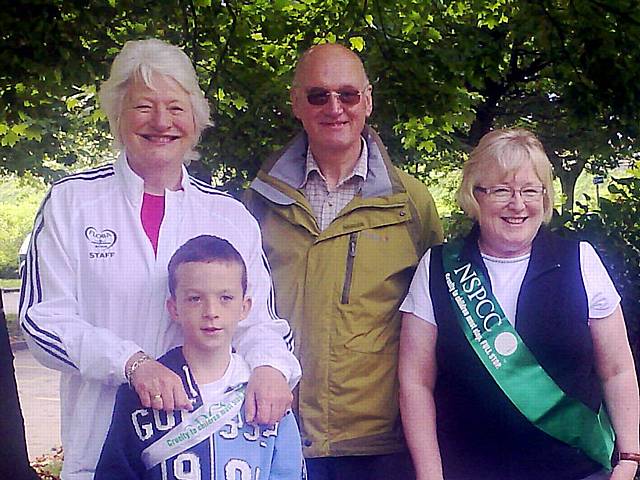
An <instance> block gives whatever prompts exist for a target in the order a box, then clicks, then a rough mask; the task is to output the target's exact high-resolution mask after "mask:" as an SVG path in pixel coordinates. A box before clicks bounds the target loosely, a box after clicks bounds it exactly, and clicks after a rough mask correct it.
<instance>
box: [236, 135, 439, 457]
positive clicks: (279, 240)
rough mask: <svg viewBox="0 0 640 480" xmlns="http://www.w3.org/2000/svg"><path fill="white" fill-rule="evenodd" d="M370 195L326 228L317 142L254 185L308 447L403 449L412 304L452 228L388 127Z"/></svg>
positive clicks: (315, 451) (326, 450)
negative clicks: (402, 345)
mask: <svg viewBox="0 0 640 480" xmlns="http://www.w3.org/2000/svg"><path fill="white" fill-rule="evenodd" d="M363 138H364V139H365V140H366V141H367V144H368V148H369V159H368V172H367V178H366V181H365V182H364V183H363V186H362V190H361V194H360V195H359V196H357V197H356V198H354V199H353V200H352V201H351V202H350V203H349V204H348V205H347V206H346V207H345V208H344V209H343V210H342V211H341V212H340V213H339V214H338V216H337V217H336V219H335V220H334V221H333V222H332V223H331V224H330V225H329V226H328V227H327V228H326V229H325V230H324V231H320V229H319V227H318V223H317V221H316V219H315V216H314V214H313V211H312V209H311V206H310V205H309V202H308V201H307V199H306V198H305V196H304V194H303V190H302V185H303V183H304V180H305V158H306V152H307V140H306V136H305V135H304V134H301V135H299V136H298V137H296V138H295V139H294V140H293V141H292V142H291V143H290V144H289V145H287V146H286V147H285V148H284V149H283V150H282V151H280V152H278V154H276V155H275V156H274V157H273V158H272V159H270V160H269V161H267V162H266V163H265V165H263V168H262V170H261V171H260V172H259V173H258V176H257V178H256V179H255V180H254V181H253V182H252V184H251V187H250V189H249V190H247V192H246V194H245V204H246V205H247V207H248V208H249V210H250V211H251V212H252V213H253V214H254V215H255V216H256V218H257V219H258V222H259V223H260V227H261V229H262V235H263V241H264V249H265V252H266V255H267V257H268V260H269V263H270V265H271V271H272V276H273V280H274V283H275V293H276V305H277V308H278V314H279V315H280V316H281V317H282V318H286V319H288V320H289V322H290V323H291V326H292V328H293V330H294V333H295V341H296V353H297V356H298V358H299V359H300V363H301V364H302V371H303V375H302V380H301V381H300V384H299V389H298V391H297V395H296V405H295V406H296V410H297V413H298V418H299V420H300V424H301V430H302V441H303V448H304V453H305V456H306V457H325V456H343V455H377V454H385V453H393V452H398V451H402V450H403V449H404V448H405V447H404V442H403V438H402V430H401V424H400V416H399V407H398V398H397V397H398V378H397V368H398V343H399V335H400V313H399V312H398V307H399V305H400V303H401V302H402V300H403V299H404V297H405V295H406V293H407V289H408V287H409V283H410V282H411V278H412V275H413V272H414V269H415V267H416V265H417V263H418V260H419V259H420V258H421V257H422V254H423V253H424V252H425V250H426V249H427V248H428V247H430V246H431V245H433V244H436V243H440V242H441V241H442V228H441V225H440V221H439V219H438V214H437V212H436V208H435V205H434V203H433V199H432V198H431V195H430V194H429V192H428V191H427V188H426V187H425V186H424V184H422V183H420V182H419V181H418V180H416V179H415V178H413V177H411V176H410V175H407V174H406V173H404V172H402V171H400V170H399V169H397V168H396V167H394V166H393V165H392V164H391V161H390V159H389V157H388V154H387V152H386V149H385V148H384V145H383V144H382V141H381V140H380V138H379V137H378V135H377V134H376V133H375V132H373V130H371V129H370V128H368V127H366V128H365V130H363Z"/></svg>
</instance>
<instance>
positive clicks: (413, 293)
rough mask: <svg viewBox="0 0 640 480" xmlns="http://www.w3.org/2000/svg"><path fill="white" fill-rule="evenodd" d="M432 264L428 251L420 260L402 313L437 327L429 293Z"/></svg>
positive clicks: (402, 306)
mask: <svg viewBox="0 0 640 480" xmlns="http://www.w3.org/2000/svg"><path fill="white" fill-rule="evenodd" d="M430 262H431V249H429V250H427V252H426V253H425V254H424V256H423V257H422V259H421V260H420V263H418V268H417V269H416V273H415V274H414V275H413V280H411V285H410V286H409V292H408V293H407V296H406V297H405V299H404V301H403V302H402V305H400V311H401V312H406V313H412V314H414V315H415V316H416V317H419V318H421V319H422V320H424V321H425V322H428V323H431V324H433V325H435V324H436V317H435V314H434V313H433V303H432V302H431V294H430V292H429V264H430Z"/></svg>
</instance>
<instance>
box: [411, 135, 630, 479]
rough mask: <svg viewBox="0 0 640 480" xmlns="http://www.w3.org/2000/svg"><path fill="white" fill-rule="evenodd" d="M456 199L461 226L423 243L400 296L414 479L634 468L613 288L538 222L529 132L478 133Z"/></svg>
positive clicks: (546, 216) (542, 209)
mask: <svg viewBox="0 0 640 480" xmlns="http://www.w3.org/2000/svg"><path fill="white" fill-rule="evenodd" d="M458 201H459V203H460V205H461V207H462V208H463V209H464V211H465V212H466V213H467V214H468V215H469V216H470V217H471V218H473V219H474V220H475V221H476V224H475V226H474V228H473V230H472V232H471V233H470V235H468V236H467V237H466V238H464V239H461V240H458V241H454V242H449V243H448V244H446V245H444V246H439V247H435V248H433V249H431V250H430V251H429V252H427V254H426V255H425V257H424V258H423V260H422V261H421V263H420V265H419V267H418V269H417V271H416V273H415V276H414V279H413V282H412V285H411V288H410V290H409V293H408V295H407V298H406V299H405V301H404V303H403V304H402V306H401V310H402V311H403V312H405V313H404V316H403V326H402V333H401V340H400V367H399V375H400V395H401V409H402V421H403V425H404V429H405V435H406V438H407V443H408V445H409V448H410V451H411V454H412V457H413V460H414V464H415V466H416V470H417V474H418V476H417V478H418V479H419V480H425V479H442V478H443V477H444V478H445V479H447V480H467V479H474V480H496V479H509V480H528V479H531V480H534V479H536V480H539V479H544V480H578V479H586V478H588V479H590V480H596V479H606V478H612V479H616V480H623V479H624V480H631V479H633V477H634V475H635V472H636V467H637V461H638V460H640V453H639V448H638V422H639V420H638V384H637V379H636V374H635V371H634V365H633V360H632V357H631V351H630V348H629V343H628V340H627V337H626V330H625V325H624V320H623V316H622V311H621V310H620V297H619V296H618V294H617V292H616V290H615V288H614V286H613V284H612V282H611V280H610V278H609V276H608V275H607V272H606V270H605V269H604V267H603V265H602V263H601V261H600V259H599V258H598V256H597V254H596V253H595V251H594V250H593V248H592V247H591V246H590V245H589V244H588V243H585V242H577V241H571V240H567V239H563V238H560V237H559V236H556V235H554V234H551V233H550V232H549V231H548V229H546V228H545V227H544V226H543V224H544V223H547V222H548V221H549V220H550V218H551V214H552V208H553V185H552V170H551V165H550V163H549V160H548V158H547V156H546V154H545V153H544V149H543V147H542V145H541V144H540V142H539V141H538V140H537V139H536V138H535V136H534V135H533V134H531V133H530V132H528V131H525V130H520V129H512V130H496V131H493V132H490V133H488V134H487V135H485V136H484V137H483V138H482V139H481V140H480V143H479V145H478V146H477V147H476V149H475V150H474V151H473V152H472V153H471V155H470V157H469V160H468V161H467V163H466V164H465V166H464V172H463V179H462V184H461V186H460V189H459V191H458ZM607 413H608V415H607ZM609 422H610V423H609ZM614 446H615V451H616V452H617V453H616V458H615V459H614V462H613V473H611V469H612V463H611V460H612V453H613V449H614Z"/></svg>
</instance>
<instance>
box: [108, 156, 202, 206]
mask: <svg viewBox="0 0 640 480" xmlns="http://www.w3.org/2000/svg"><path fill="white" fill-rule="evenodd" d="M114 169H115V171H116V175H117V177H118V178H119V179H120V181H121V182H122V185H123V187H124V192H125V196H126V197H127V199H128V200H129V201H130V202H131V203H132V204H133V205H136V206H139V205H141V204H142V195H143V193H144V180H143V179H142V178H141V177H140V176H138V174H137V173H135V172H134V171H133V170H132V169H131V167H130V166H129V162H127V154H126V153H125V152H124V150H123V151H122V152H120V154H119V155H118V159H117V160H116V163H115V165H114ZM180 182H181V185H182V191H184V192H185V193H186V192H188V191H189V189H190V188H191V182H190V180H189V172H187V169H186V167H185V166H184V165H182V179H181V181H180ZM165 194H166V195H167V196H170V195H176V194H177V195H181V191H178V192H172V191H168V190H167V191H165Z"/></svg>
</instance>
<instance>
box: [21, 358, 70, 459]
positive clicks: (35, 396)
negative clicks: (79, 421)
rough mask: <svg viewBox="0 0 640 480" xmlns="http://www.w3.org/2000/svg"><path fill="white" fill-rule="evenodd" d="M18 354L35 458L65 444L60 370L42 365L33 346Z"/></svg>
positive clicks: (27, 426) (24, 409) (30, 448)
mask: <svg viewBox="0 0 640 480" xmlns="http://www.w3.org/2000/svg"><path fill="white" fill-rule="evenodd" d="M14 355H15V361H14V366H15V369H16V380H17V383H18V394H19V396H20V404H21V406H22V415H23V416H24V424H25V433H26V436H27V450H28V452H29V459H30V460H33V459H35V458H36V457H38V456H40V455H42V454H43V453H48V452H49V451H50V450H51V449H52V448H53V447H56V446H59V445H60V444H61V442H60V394H59V391H60V373H59V372H57V371H55V370H51V369H48V368H45V367H43V366H42V365H40V364H39V363H38V362H37V361H36V360H35V359H34V358H33V356H32V355H31V353H30V352H29V350H26V349H25V350H18V351H16V352H14Z"/></svg>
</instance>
